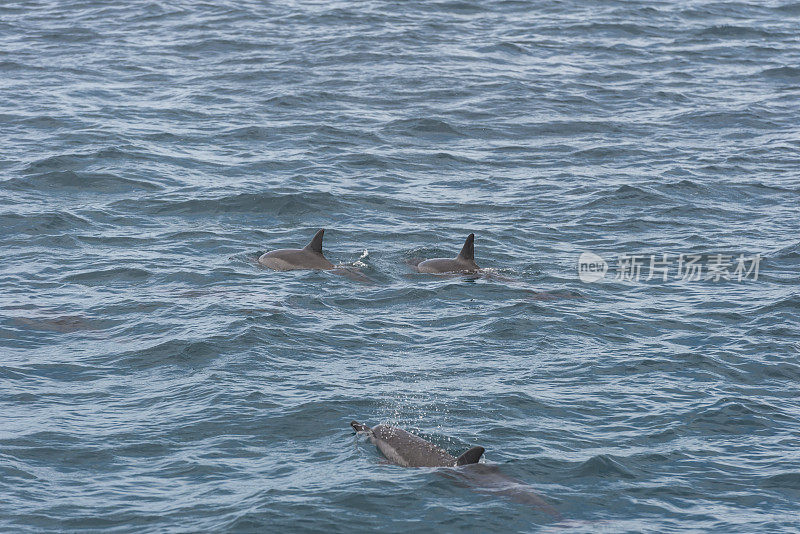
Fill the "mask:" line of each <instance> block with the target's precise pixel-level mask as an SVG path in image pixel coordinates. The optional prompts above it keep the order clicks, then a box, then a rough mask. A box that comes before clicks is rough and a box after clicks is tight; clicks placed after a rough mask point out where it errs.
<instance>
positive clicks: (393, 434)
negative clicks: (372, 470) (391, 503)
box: [350, 421, 484, 467]
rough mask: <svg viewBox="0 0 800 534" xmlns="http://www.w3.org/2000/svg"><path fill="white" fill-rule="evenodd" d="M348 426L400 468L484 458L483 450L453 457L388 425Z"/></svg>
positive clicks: (412, 435)
mask: <svg viewBox="0 0 800 534" xmlns="http://www.w3.org/2000/svg"><path fill="white" fill-rule="evenodd" d="M350 426H352V427H353V429H355V431H356V432H364V433H365V434H367V435H368V436H369V439H370V441H372V443H374V444H375V446H376V447H378V450H380V451H381V453H383V455H384V456H385V457H386V459H387V460H389V461H390V462H392V463H395V464H397V465H400V466H403V467H456V466H460V465H467V464H475V463H478V460H480V459H481V456H482V455H483V452H484V448H483V447H472V448H471V449H470V450H468V451H467V452H465V453H464V454H462V455H461V456H459V457H458V458H456V457H455V456H451V455H450V454H448V453H447V451H445V450H444V449H442V448H441V447H437V446H436V445H434V444H433V443H431V442H430V441H426V440H424V439H422V438H421V437H419V436H415V435H414V434H411V433H410V432H406V431H405V430H402V429H400V428H397V427H393V426H389V425H378V426H376V427H372V428H370V427H368V426H367V425H362V424H361V423H359V422H357V421H351V422H350Z"/></svg>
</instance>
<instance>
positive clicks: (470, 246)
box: [458, 234, 475, 261]
mask: <svg viewBox="0 0 800 534" xmlns="http://www.w3.org/2000/svg"><path fill="white" fill-rule="evenodd" d="M458 257H459V259H462V260H470V261H475V234H469V235H468V236H467V240H466V241H464V248H462V249H461V252H459V253H458Z"/></svg>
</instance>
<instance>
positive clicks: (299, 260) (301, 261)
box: [258, 228, 334, 271]
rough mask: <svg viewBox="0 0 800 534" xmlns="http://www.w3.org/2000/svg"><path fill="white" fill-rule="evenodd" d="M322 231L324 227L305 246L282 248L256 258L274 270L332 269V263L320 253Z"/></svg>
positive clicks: (323, 231)
mask: <svg viewBox="0 0 800 534" xmlns="http://www.w3.org/2000/svg"><path fill="white" fill-rule="evenodd" d="M324 233H325V229H324V228H323V229H321V230H320V231H319V232H317V233H316V235H315V236H314V238H313V239H312V240H311V242H310V243H309V244H308V245H306V246H305V248H282V249H280V250H272V251H270V252H267V253H266V254H263V255H262V256H261V257H260V258H258V263H260V264H261V265H263V266H264V267H269V268H270V269H275V270H276V271H291V270H295V269H319V270H327V269H333V267H334V265H333V264H332V263H331V262H329V261H328V260H326V259H325V256H323V255H322V236H323V234H324Z"/></svg>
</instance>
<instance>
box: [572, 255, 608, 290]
mask: <svg viewBox="0 0 800 534" xmlns="http://www.w3.org/2000/svg"><path fill="white" fill-rule="evenodd" d="M607 271H608V263H606V260H604V259H603V258H601V257H600V256H598V255H597V254H595V253H594V252H584V253H583V254H581V256H580V257H579V258H578V278H580V279H581V282H585V283H587V284H589V283H592V282H597V281H598V280H600V279H601V278H603V277H604V276H605V275H606V272H607Z"/></svg>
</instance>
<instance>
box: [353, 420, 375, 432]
mask: <svg viewBox="0 0 800 534" xmlns="http://www.w3.org/2000/svg"><path fill="white" fill-rule="evenodd" d="M350 426H352V427H353V430H355V431H356V432H369V431H370V430H372V429H371V428H370V427H368V426H367V425H362V424H361V423H359V422H358V421H350Z"/></svg>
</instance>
